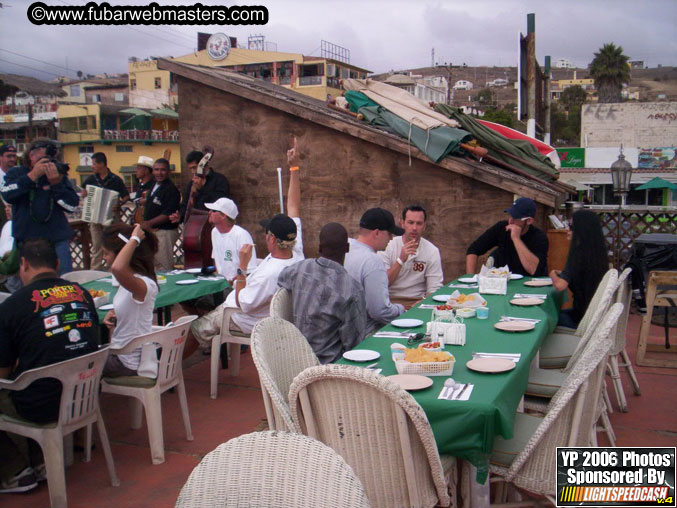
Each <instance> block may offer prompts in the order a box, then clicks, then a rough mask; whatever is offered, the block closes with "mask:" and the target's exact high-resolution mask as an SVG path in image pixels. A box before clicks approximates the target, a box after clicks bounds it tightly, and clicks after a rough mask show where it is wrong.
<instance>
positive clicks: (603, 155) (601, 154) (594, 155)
mask: <svg viewBox="0 0 677 508" xmlns="http://www.w3.org/2000/svg"><path fill="white" fill-rule="evenodd" d="M619 149H620V147H619V146H613V147H604V148H601V147H600V148H586V149H585V167H586V168H604V169H608V168H610V167H611V165H612V164H613V163H614V162H616V160H617V159H618V154H619V153H620V152H619ZM623 155H625V160H626V161H628V162H629V163H630V165H631V166H632V167H633V168H636V167H637V164H638V162H639V150H638V149H637V148H630V147H628V148H625V147H623Z"/></svg>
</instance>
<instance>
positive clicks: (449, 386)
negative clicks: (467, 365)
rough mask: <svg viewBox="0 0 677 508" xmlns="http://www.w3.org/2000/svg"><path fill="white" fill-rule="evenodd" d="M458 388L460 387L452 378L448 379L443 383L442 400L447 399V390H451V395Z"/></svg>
mask: <svg viewBox="0 0 677 508" xmlns="http://www.w3.org/2000/svg"><path fill="white" fill-rule="evenodd" d="M459 386H460V385H459V384H458V383H457V382H456V381H454V379H453V378H449V379H447V380H445V381H444V390H445V392H443V393H442V398H443V399H446V398H447V397H449V390H451V393H454V390H456V388H458V387H459ZM445 393H446V395H445Z"/></svg>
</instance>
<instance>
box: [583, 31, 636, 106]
mask: <svg viewBox="0 0 677 508" xmlns="http://www.w3.org/2000/svg"><path fill="white" fill-rule="evenodd" d="M628 60H630V57H628V56H626V55H624V54H623V48H622V47H620V46H616V45H615V44H613V43H608V44H605V45H604V46H602V48H601V49H600V50H599V51H598V52H597V53H595V58H594V59H593V60H592V63H591V64H590V76H592V78H593V79H594V80H595V88H597V94H598V96H599V102H602V103H609V102H621V90H622V89H623V84H624V83H629V82H630V66H629V65H628Z"/></svg>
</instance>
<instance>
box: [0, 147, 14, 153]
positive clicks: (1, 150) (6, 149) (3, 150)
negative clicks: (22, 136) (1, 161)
mask: <svg viewBox="0 0 677 508" xmlns="http://www.w3.org/2000/svg"><path fill="white" fill-rule="evenodd" d="M7 152H14V153H16V146H14V145H2V146H0V155H5V154H6V153H7Z"/></svg>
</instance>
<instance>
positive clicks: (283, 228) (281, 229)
mask: <svg viewBox="0 0 677 508" xmlns="http://www.w3.org/2000/svg"><path fill="white" fill-rule="evenodd" d="M259 224H261V226H263V227H264V228H265V230H266V231H270V232H271V233H272V234H274V235H275V238H277V239H278V240H281V241H283V242H290V241H292V240H296V223H295V222H294V221H293V220H292V219H291V217H289V216H287V215H285V214H283V213H278V214H277V215H276V216H275V217H273V218H272V219H264V220H262V221H261V222H259Z"/></svg>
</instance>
